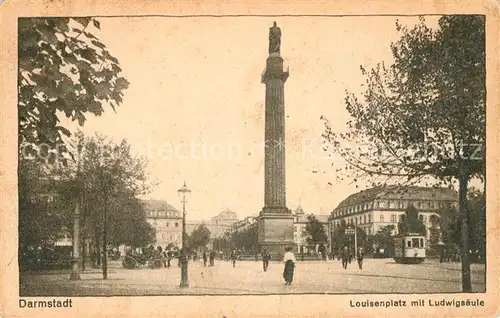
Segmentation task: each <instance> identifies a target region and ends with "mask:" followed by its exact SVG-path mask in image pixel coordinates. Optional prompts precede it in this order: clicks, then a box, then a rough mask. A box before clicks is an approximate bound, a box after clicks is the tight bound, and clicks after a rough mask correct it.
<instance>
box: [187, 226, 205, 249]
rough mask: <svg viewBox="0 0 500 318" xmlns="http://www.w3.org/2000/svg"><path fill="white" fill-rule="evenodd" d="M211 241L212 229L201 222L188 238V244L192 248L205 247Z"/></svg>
mask: <svg viewBox="0 0 500 318" xmlns="http://www.w3.org/2000/svg"><path fill="white" fill-rule="evenodd" d="M209 241H210V230H209V229H208V228H207V227H206V226H205V224H200V226H198V227H197V228H196V229H195V230H194V231H193V233H191V235H189V236H188V238H187V246H188V248H189V249H191V250H195V249H197V248H200V247H205V246H206V245H207V244H208V242H209Z"/></svg>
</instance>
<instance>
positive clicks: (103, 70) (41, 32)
mask: <svg viewBox="0 0 500 318" xmlns="http://www.w3.org/2000/svg"><path fill="white" fill-rule="evenodd" d="M99 29H100V23H99V21H98V20H96V19H94V18H21V19H19V20H18V36H19V50H18V58H19V83H18V86H19V104H18V113H19V145H20V147H21V148H20V151H21V153H22V154H23V155H25V156H27V155H30V156H32V155H41V156H42V157H44V158H45V157H46V156H48V153H49V151H53V150H57V152H53V153H54V154H56V155H58V156H60V155H62V153H64V152H66V148H65V147H64V146H62V145H64V144H65V142H64V139H63V137H64V136H66V137H69V136H70V135H71V132H70V131H69V130H68V129H67V128H65V127H63V125H62V124H61V123H60V120H59V116H61V115H62V116H65V117H66V118H70V119H71V120H73V121H78V124H79V125H80V126H82V125H83V124H84V122H85V120H86V115H87V114H93V115H101V114H102V113H103V111H104V105H109V106H111V107H112V109H115V108H116V107H117V106H118V105H120V103H121V102H122V97H123V90H125V89H126V88H127V87H128V85H129V83H128V81H127V80H126V79H125V78H124V77H122V76H120V73H121V69H120V66H119V63H118V60H117V59H116V58H115V57H113V56H112V55H111V53H110V52H109V51H108V49H107V48H106V45H105V44H103V43H102V42H101V41H100V40H99V39H98V37H97V36H96V35H95V34H96V33H97V32H98V30H99ZM41 144H43V145H44V146H43V147H40V145H41ZM38 151H40V153H37V152H38ZM50 158H53V157H50Z"/></svg>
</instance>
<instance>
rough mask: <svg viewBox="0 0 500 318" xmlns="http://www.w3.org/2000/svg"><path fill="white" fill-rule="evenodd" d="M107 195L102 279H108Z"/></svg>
mask: <svg viewBox="0 0 500 318" xmlns="http://www.w3.org/2000/svg"><path fill="white" fill-rule="evenodd" d="M107 201H108V200H107V194H104V216H103V226H102V229H103V231H102V278H103V279H108V251H107V245H108V242H107V234H108V233H107V226H106V225H107V223H108V222H107V212H108V206H107V205H108V202H107Z"/></svg>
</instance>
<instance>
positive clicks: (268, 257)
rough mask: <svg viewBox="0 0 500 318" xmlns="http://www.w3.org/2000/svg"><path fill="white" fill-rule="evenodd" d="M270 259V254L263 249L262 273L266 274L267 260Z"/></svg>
mask: <svg viewBox="0 0 500 318" xmlns="http://www.w3.org/2000/svg"><path fill="white" fill-rule="evenodd" d="M270 259H271V254H269V252H268V251H267V249H264V251H263V252H262V266H263V268H264V272H267V268H268V267H269V260H270Z"/></svg>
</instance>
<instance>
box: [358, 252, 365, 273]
mask: <svg viewBox="0 0 500 318" xmlns="http://www.w3.org/2000/svg"><path fill="white" fill-rule="evenodd" d="M364 257H365V252H364V251H363V248H359V249H358V255H357V259H358V266H359V269H363V258H364Z"/></svg>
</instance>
